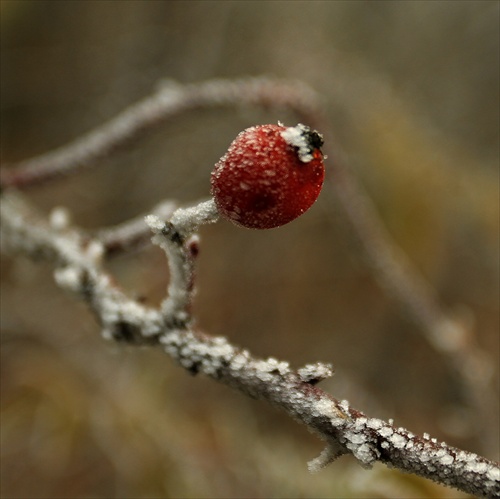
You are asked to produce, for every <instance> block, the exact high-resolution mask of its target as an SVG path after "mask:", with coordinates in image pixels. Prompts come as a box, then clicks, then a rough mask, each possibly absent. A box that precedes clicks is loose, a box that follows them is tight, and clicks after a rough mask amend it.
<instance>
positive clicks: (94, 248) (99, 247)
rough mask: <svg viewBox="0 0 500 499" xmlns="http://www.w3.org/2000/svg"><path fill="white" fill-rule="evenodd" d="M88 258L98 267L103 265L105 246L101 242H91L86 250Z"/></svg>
mask: <svg viewBox="0 0 500 499" xmlns="http://www.w3.org/2000/svg"><path fill="white" fill-rule="evenodd" d="M86 253H87V256H88V257H89V258H90V259H91V260H92V261H93V262H94V263H96V264H97V265H100V264H101V263H102V257H103V255H104V245H103V244H102V243H101V242H100V241H90V243H89V245H88V246H87V248H86Z"/></svg>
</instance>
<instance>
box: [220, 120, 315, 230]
mask: <svg viewBox="0 0 500 499" xmlns="http://www.w3.org/2000/svg"><path fill="white" fill-rule="evenodd" d="M322 145H323V138H322V136H321V135H320V134H319V133H318V132H316V131H315V130H311V129H310V128H309V127H307V126H305V125H302V124H298V125H297V126H295V127H285V126H283V125H281V124H279V125H260V126H254V127H251V128H248V129H246V130H244V131H243V132H241V133H240V134H239V135H238V136H237V137H236V139H235V140H234V141H233V142H232V143H231V145H230V146H229V149H228V151H227V153H226V154H225V155H224V156H223V157H222V158H221V159H220V160H219V162H218V163H217V164H216V165H215V168H214V171H213V172H212V177H211V184H212V196H213V197H214V200H215V204H216V205H217V209H218V210H219V212H220V213H221V215H223V216H224V217H226V218H228V219H229V220H231V221H232V222H233V223H235V224H236V225H239V226H242V227H248V228H251V229H271V228H273V227H279V226H280V225H284V224H287V223H288V222H291V221H292V220H294V219H295V218H297V217H298V216H299V215H302V213H304V212H305V211H307V210H308V209H309V208H310V207H311V206H312V204H313V203H314V202H315V201H316V199H317V198H318V196H319V193H320V191H321V187H322V185H323V180H324V176H325V169H324V165H323V154H322V152H321V149H320V148H321V146H322Z"/></svg>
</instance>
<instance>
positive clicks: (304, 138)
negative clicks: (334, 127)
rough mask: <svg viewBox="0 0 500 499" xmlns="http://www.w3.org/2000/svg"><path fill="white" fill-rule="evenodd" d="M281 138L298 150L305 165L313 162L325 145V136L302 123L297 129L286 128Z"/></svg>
mask: <svg viewBox="0 0 500 499" xmlns="http://www.w3.org/2000/svg"><path fill="white" fill-rule="evenodd" d="M281 136H282V137H283V138H284V139H285V142H286V143H287V144H290V145H291V146H293V147H295V148H296V149H297V154H298V156H299V159H300V161H302V162H303V163H308V162H309V161H311V160H312V159H313V157H314V152H315V151H318V150H320V147H321V146H322V145H323V135H321V134H320V133H319V132H317V131H316V130H311V128H309V127H308V126H307V125H303V124H302V123H299V124H298V125H297V126H295V127H289V128H286V129H285V130H283V131H282V132H281Z"/></svg>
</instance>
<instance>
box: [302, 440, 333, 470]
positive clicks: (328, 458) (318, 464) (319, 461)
mask: <svg viewBox="0 0 500 499" xmlns="http://www.w3.org/2000/svg"><path fill="white" fill-rule="evenodd" d="M339 455H340V453H339V451H338V450H337V449H336V448H335V447H334V446H332V445H327V446H326V447H325V448H324V449H323V450H322V451H321V454H320V455H319V456H318V457H316V458H314V459H312V460H311V461H309V462H308V463H307V468H308V470H309V471H310V472H311V473H317V472H318V471H320V470H322V469H323V468H324V467H325V466H328V465H329V464H330V463H332V462H333V461H334V460H335V459H336V458H337V457H339Z"/></svg>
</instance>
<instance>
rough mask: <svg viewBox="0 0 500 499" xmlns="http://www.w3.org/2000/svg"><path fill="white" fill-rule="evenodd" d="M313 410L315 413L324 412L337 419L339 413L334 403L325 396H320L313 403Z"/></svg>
mask: <svg viewBox="0 0 500 499" xmlns="http://www.w3.org/2000/svg"><path fill="white" fill-rule="evenodd" d="M313 411H314V413H315V414H317V415H320V414H324V415H325V416H329V417H330V418H332V419H337V418H338V417H339V416H340V414H339V411H338V410H337V408H336V407H335V405H334V403H333V402H332V401H331V400H330V399H329V398H327V397H324V398H320V399H319V400H317V401H316V402H315V403H314V405H313Z"/></svg>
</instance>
